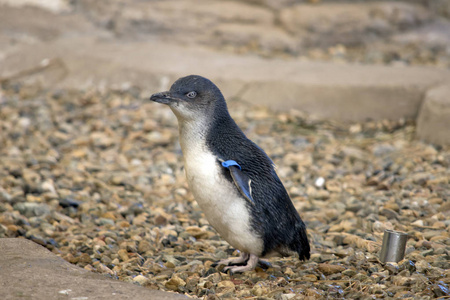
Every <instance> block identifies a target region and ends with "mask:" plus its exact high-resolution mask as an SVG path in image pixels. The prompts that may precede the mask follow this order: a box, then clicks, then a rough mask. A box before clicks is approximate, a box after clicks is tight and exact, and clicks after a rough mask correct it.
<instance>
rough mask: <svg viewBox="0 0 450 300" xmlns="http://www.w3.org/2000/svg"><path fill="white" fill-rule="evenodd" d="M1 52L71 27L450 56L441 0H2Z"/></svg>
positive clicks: (349, 55)
mask: <svg viewBox="0 0 450 300" xmlns="http://www.w3.org/2000/svg"><path fill="white" fill-rule="evenodd" d="M0 4H1V5H2V6H1V11H0V13H1V21H0V22H1V23H0V26H1V37H0V46H1V47H0V48H1V55H2V56H3V57H4V56H5V55H6V53H8V52H9V51H11V50H12V49H14V48H16V47H18V46H20V44H32V43H39V42H44V41H45V42H50V41H53V40H55V39H60V38H64V37H68V36H80V35H83V36H96V37H102V38H105V39H116V40H120V41H123V42H129V41H146V42H152V43H175V44H179V45H184V46H191V45H197V46H203V47H206V48H209V49H211V50H215V51H221V52H232V53H237V54H254V55H261V56H264V57H280V58H286V59H292V58H300V59H305V60H321V61H338V62H360V63H364V64H405V65H428V66H438V67H449V66H450V59H449V56H450V50H449V49H450V3H449V1H447V0H428V1H427V0H412V1H351V0H347V1H344V0H342V1H340V0H334V1H333V0H322V1H320V0H310V1H301V0H297V1H296V0H280V1H275V0H244V1H223V0H215V1H201V0H200V1H198V0H196V1H193V0H186V1H182V0H171V1H157V0H156V1H155V0H150V1H141V0H107V1H94V0H70V1H69V0H1V1H0Z"/></svg>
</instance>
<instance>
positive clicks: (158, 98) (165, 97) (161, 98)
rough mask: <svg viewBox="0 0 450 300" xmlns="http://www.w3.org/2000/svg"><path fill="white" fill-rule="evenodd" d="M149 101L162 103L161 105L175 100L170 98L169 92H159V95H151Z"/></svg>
mask: <svg viewBox="0 0 450 300" xmlns="http://www.w3.org/2000/svg"><path fill="white" fill-rule="evenodd" d="M150 100H152V101H155V102H158V103H162V104H169V103H171V102H172V101H173V100H175V99H174V98H172V95H171V94H170V92H169V91H167V92H161V93H156V94H153V95H151V97H150Z"/></svg>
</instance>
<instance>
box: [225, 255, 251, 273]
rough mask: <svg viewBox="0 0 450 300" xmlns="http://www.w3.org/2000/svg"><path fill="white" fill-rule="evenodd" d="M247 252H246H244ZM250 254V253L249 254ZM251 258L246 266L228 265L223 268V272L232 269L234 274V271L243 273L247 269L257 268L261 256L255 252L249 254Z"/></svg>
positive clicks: (231, 271)
mask: <svg viewBox="0 0 450 300" xmlns="http://www.w3.org/2000/svg"><path fill="white" fill-rule="evenodd" d="M244 254H246V253H244ZM247 255H249V254H247ZM249 256H250V257H249V259H248V260H247V264H246V265H244V266H228V267H225V268H223V272H227V271H230V274H231V275H233V274H234V273H243V272H247V271H251V270H253V269H255V267H256V265H257V264H258V261H259V258H258V256H256V255H254V254H250V255H249Z"/></svg>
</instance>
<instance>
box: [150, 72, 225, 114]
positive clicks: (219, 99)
mask: <svg viewBox="0 0 450 300" xmlns="http://www.w3.org/2000/svg"><path fill="white" fill-rule="evenodd" d="M150 100H152V101H155V102H158V103H162V104H166V105H168V106H169V107H170V108H171V109H172V111H173V112H174V113H175V115H176V116H177V118H178V119H179V120H191V119H198V118H199V117H201V116H207V115H210V114H213V113H214V112H215V111H216V108H222V109H223V108H225V110H227V109H226V104H225V99H224V98H223V95H222V93H221V92H220V90H219V88H218V87H217V86H216V85H215V84H214V83H212V82H211V81H210V80H209V79H206V78H204V77H201V76H198V75H189V76H186V77H182V78H180V79H178V80H177V81H175V82H174V83H173V84H172V86H171V87H170V90H169V91H166V92H161V93H156V94H153V95H152V96H151V97H150Z"/></svg>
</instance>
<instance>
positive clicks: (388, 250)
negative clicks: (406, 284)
mask: <svg viewBox="0 0 450 300" xmlns="http://www.w3.org/2000/svg"><path fill="white" fill-rule="evenodd" d="M407 240H408V234H407V233H405V232H400V231H394V230H385V231H384V236H383V245H382V247H381V252H380V260H381V262H383V263H386V262H399V261H401V260H402V259H403V257H405V249H406V241H407Z"/></svg>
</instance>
